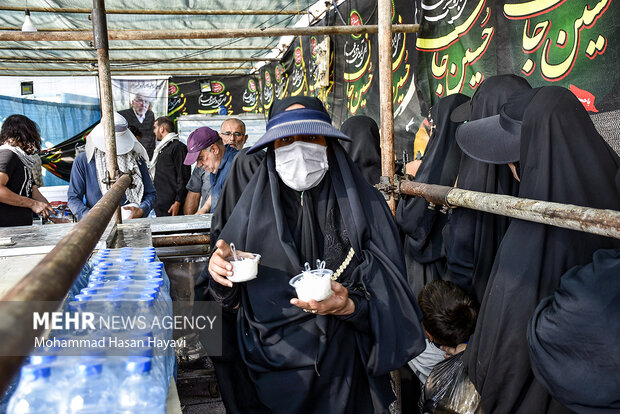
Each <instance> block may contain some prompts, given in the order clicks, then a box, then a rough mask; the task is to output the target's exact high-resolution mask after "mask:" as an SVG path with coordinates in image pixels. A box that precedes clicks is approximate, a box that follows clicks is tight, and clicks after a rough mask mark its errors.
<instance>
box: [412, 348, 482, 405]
mask: <svg viewBox="0 0 620 414" xmlns="http://www.w3.org/2000/svg"><path fill="white" fill-rule="evenodd" d="M422 398H423V401H424V412H425V413H434V414H482V405H481V404H480V394H478V391H476V388H475V387H474V384H472V382H471V381H470V380H469V377H468V376H467V369H466V367H465V364H464V363H463V353H462V352H461V353H460V354H457V355H455V356H453V357H450V358H448V359H445V360H443V361H441V362H440V363H438V364H437V365H435V368H433V370H432V371H431V373H430V375H429V376H428V379H427V380H426V384H425V385H424V395H423V397H422Z"/></svg>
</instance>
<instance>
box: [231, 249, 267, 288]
mask: <svg viewBox="0 0 620 414" xmlns="http://www.w3.org/2000/svg"><path fill="white" fill-rule="evenodd" d="M226 260H228V261H229V262H230V264H231V265H232V271H233V275H232V276H228V280H230V281H231V282H233V283H239V282H247V281H248V280H252V279H256V275H257V274H258V262H259V261H260V254H253V253H237V260H235V258H234V257H229V258H227V259H226Z"/></svg>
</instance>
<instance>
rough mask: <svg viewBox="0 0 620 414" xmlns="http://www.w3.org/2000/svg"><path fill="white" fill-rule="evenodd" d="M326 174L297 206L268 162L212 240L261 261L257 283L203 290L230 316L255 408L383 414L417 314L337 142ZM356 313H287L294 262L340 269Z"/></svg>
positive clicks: (385, 234) (418, 346) (390, 232)
mask: <svg viewBox="0 0 620 414" xmlns="http://www.w3.org/2000/svg"><path fill="white" fill-rule="evenodd" d="M328 160H329V172H328V173H327V174H326V176H325V178H324V179H323V181H322V182H321V183H320V184H319V185H318V186H317V187H315V188H313V189H311V190H308V191H305V192H304V193H303V194H301V193H298V192H295V191H292V190H290V189H289V188H288V187H286V186H284V185H283V184H282V182H281V180H280V179H279V176H278V174H277V172H276V171H275V165H274V154H273V150H271V149H270V150H268V153H267V157H266V158H265V160H264V161H263V163H262V164H261V166H260V168H259V170H258V171H257V173H256V174H255V175H254V177H253V179H252V180H251V182H250V183H249V184H248V190H247V191H245V192H244V193H243V195H242V196H241V199H240V200H239V202H238V203H237V206H236V207H235V209H234V210H233V213H232V215H231V216H230V218H229V220H228V222H227V224H226V226H225V227H224V229H223V230H222V233H221V236H220V238H222V239H224V240H225V241H227V242H234V243H235V245H236V246H237V247H238V248H239V249H240V250H244V251H250V252H254V253H260V254H261V255H262V257H261V263H260V265H259V275H258V278H257V279H254V280H251V281H249V282H247V283H243V284H234V285H233V287H232V288H227V287H224V286H222V285H219V284H216V283H215V282H213V281H211V282H210V290H211V291H212V292H213V294H214V296H215V297H216V298H217V299H218V300H220V301H221V302H222V303H223V305H224V306H226V307H235V306H236V305H239V316H238V333H239V349H240V351H241V355H242V358H243V361H244V362H245V363H246V364H247V366H248V368H249V371H250V376H251V378H252V380H253V382H254V384H255V385H256V388H257V390H258V395H259V397H260V398H261V401H262V402H263V403H264V404H265V405H266V406H267V407H268V408H269V409H270V410H271V411H272V412H274V413H287V414H290V413H319V412H320V413H371V412H387V409H388V405H389V404H390V403H391V402H392V401H393V400H394V394H393V392H392V390H391V387H390V382H389V372H390V371H391V370H393V369H397V368H399V367H401V366H402V365H404V364H405V363H406V361H407V360H409V359H410V358H411V357H413V356H415V355H417V354H419V353H420V352H421V351H422V350H423V348H424V339H423V334H422V329H421V326H420V322H419V319H420V313H419V309H418V307H417V303H416V302H415V299H414V298H413V295H412V293H411V291H410V289H409V288H408V286H407V284H406V281H405V278H404V274H405V269H404V263H403V261H402V250H401V247H400V243H399V240H398V232H397V230H396V227H395V225H394V222H393V219H392V217H391V214H390V212H389V209H388V208H387V205H386V203H385V200H384V199H383V197H382V196H381V194H380V193H379V192H378V191H376V190H375V189H373V188H372V187H371V186H370V185H369V184H368V183H367V182H366V181H365V179H364V178H363V177H362V175H361V174H360V173H359V171H358V170H357V168H355V167H354V164H353V162H352V161H351V159H350V158H349V157H348V156H347V155H346V153H345V152H344V150H343V149H342V147H341V146H340V145H339V144H338V143H337V142H329V143H328ZM349 248H352V249H353V250H354V252H355V255H354V257H353V260H352V263H351V264H350V265H349V266H348V267H347V268H346V270H345V271H344V272H343V273H342V275H341V276H340V277H339V279H338V281H339V282H340V283H342V284H343V285H344V286H346V287H347V288H348V290H349V294H350V297H351V298H352V300H353V301H354V303H355V305H356V306H355V309H356V310H355V312H354V313H353V314H352V315H348V316H344V317H336V316H322V315H313V314H309V313H304V312H302V310H301V309H299V308H297V307H295V306H293V305H291V304H290V302H289V301H290V299H291V298H292V297H294V296H295V291H294V289H293V288H292V287H291V286H289V284H288V282H289V279H290V278H291V277H292V276H294V275H296V274H298V273H300V271H301V270H302V268H303V265H304V262H306V261H308V262H310V263H314V262H315V260H316V259H323V260H325V261H326V262H327V267H328V268H331V269H336V268H338V267H339V266H340V265H341V264H342V261H343V259H344V257H345V256H346V255H347V253H348V251H349Z"/></svg>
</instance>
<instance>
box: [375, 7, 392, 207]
mask: <svg viewBox="0 0 620 414" xmlns="http://www.w3.org/2000/svg"><path fill="white" fill-rule="evenodd" d="M378 7H379V10H378V11H379V15H378V23H379V92H380V97H379V102H380V107H381V182H382V183H383V184H388V183H389V184H391V183H392V180H393V179H394V108H393V100H392V2H391V1H390V0H379V6H378ZM386 197H388V198H387V199H386V201H387V203H388V205H389V206H390V210H392V214H396V201H395V200H394V197H393V196H392V195H391V194H388V195H387V196H386Z"/></svg>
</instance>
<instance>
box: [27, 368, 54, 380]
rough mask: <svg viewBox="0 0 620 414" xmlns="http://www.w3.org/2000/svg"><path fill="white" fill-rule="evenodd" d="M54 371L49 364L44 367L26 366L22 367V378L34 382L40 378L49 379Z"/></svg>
mask: <svg viewBox="0 0 620 414" xmlns="http://www.w3.org/2000/svg"><path fill="white" fill-rule="evenodd" d="M51 373H52V370H51V367H50V366H49V364H42V365H24V366H23V367H22V376H23V377H25V378H27V379H29V380H31V381H34V380H37V379H39V378H49V376H50V375H51Z"/></svg>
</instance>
